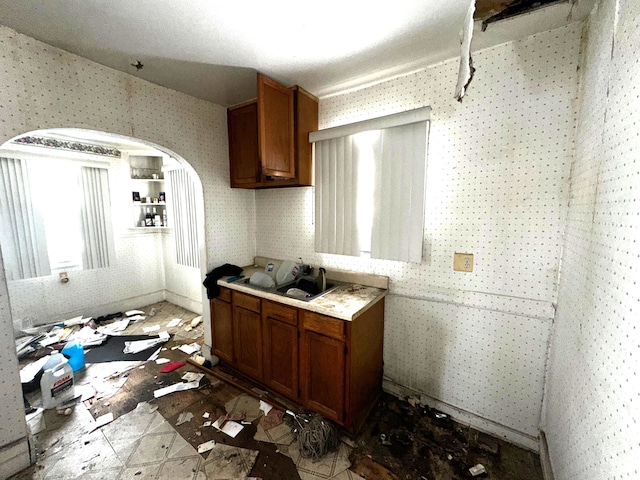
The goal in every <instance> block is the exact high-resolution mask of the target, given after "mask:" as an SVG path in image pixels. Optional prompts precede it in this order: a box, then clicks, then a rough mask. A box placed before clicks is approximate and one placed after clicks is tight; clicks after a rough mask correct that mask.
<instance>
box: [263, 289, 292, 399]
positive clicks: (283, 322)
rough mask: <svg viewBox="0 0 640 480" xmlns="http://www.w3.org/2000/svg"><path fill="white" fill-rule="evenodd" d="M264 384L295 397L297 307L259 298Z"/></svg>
mask: <svg viewBox="0 0 640 480" xmlns="http://www.w3.org/2000/svg"><path fill="white" fill-rule="evenodd" d="M262 329H263V330H262V332H263V343H264V357H263V358H264V384H265V385H267V386H268V387H271V388H272V389H273V390H275V391H277V392H279V393H281V394H283V395H285V396H286V397H288V398H290V399H292V400H295V401H297V400H298V311H297V309H295V308H291V307H285V306H283V305H279V304H277V303H273V302H269V301H263V302H262Z"/></svg>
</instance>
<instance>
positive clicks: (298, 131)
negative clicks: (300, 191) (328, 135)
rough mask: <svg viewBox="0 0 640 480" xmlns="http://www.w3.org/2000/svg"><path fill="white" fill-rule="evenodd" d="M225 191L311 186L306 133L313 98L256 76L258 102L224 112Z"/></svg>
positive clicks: (314, 124)
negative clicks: (227, 173) (226, 146)
mask: <svg viewBox="0 0 640 480" xmlns="http://www.w3.org/2000/svg"><path fill="white" fill-rule="evenodd" d="M227 120H228V129H229V162H230V171H231V187H234V188H272V187H301V186H312V185H313V159H312V150H311V144H310V143H309V132H311V131H315V130H317V129H318V99H317V98H316V97H314V96H313V95H311V94H310V93H309V92H307V91H306V90H304V89H302V88H300V87H299V86H297V85H296V86H293V87H290V88H286V87H284V86H283V85H280V84H279V83H277V82H275V81H274V80H271V79H270V78H268V77H265V76H264V75H262V74H258V98H257V100H254V101H252V102H248V103H245V104H242V105H238V106H234V107H230V108H229V109H228V110H227Z"/></svg>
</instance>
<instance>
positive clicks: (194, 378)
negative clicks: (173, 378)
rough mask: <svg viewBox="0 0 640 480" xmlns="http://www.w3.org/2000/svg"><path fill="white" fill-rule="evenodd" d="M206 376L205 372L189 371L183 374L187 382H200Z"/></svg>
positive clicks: (183, 378)
mask: <svg viewBox="0 0 640 480" xmlns="http://www.w3.org/2000/svg"><path fill="white" fill-rule="evenodd" d="M203 377H204V373H195V372H187V373H185V374H184V375H183V376H182V380H184V381H185V382H200V380H202V378H203Z"/></svg>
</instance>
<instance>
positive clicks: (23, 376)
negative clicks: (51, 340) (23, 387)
mask: <svg viewBox="0 0 640 480" xmlns="http://www.w3.org/2000/svg"><path fill="white" fill-rule="evenodd" d="M50 356H51V355H47V356H46V357H42V358H40V359H38V360H36V361H35V362H33V363H30V364H29V365H26V366H25V367H23V368H22V370H20V382H21V383H29V382H30V381H32V380H33V379H34V378H36V375H37V374H38V372H39V371H40V370H42V367H44V364H45V363H47V360H49V357H50Z"/></svg>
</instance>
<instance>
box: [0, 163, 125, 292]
mask: <svg viewBox="0 0 640 480" xmlns="http://www.w3.org/2000/svg"><path fill="white" fill-rule="evenodd" d="M0 185H1V187H2V188H1V190H2V194H1V196H0V222H2V225H3V228H2V234H1V236H0V243H1V244H2V249H3V254H4V257H5V269H6V271H7V278H8V279H9V280H19V279H26V278H33V277H40V276H47V275H51V274H52V273H55V272H57V271H62V270H73V269H93V268H104V267H108V266H109V265H110V264H111V261H112V260H113V259H114V246H113V232H112V218H111V211H110V198H109V180H108V171H107V169H106V168H95V167H93V166H86V165H83V164H82V163H80V162H77V161H69V160H59V159H30V158H29V159H19V158H0ZM5 225H6V226H7V227H6V228H5Z"/></svg>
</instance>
